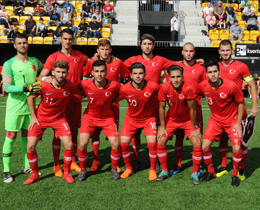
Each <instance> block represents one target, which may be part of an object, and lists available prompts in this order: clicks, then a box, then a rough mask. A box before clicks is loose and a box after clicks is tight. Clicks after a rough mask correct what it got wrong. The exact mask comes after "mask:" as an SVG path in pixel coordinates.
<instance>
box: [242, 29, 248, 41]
mask: <svg viewBox="0 0 260 210" xmlns="http://www.w3.org/2000/svg"><path fill="white" fill-rule="evenodd" d="M242 39H243V40H248V39H249V31H248V30H244V32H243V34H242Z"/></svg>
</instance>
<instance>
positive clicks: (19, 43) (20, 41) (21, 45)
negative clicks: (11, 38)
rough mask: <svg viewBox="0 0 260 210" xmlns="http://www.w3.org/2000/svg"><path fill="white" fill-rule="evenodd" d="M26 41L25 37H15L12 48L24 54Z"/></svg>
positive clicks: (26, 46)
mask: <svg viewBox="0 0 260 210" xmlns="http://www.w3.org/2000/svg"><path fill="white" fill-rule="evenodd" d="M28 46H29V45H28V42H27V41H26V39H25V38H16V39H15V42H14V48H15V49H16V50H17V52H18V53H20V54H23V55H24V54H26V53H27V51H28Z"/></svg>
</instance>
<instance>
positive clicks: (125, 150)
mask: <svg viewBox="0 0 260 210" xmlns="http://www.w3.org/2000/svg"><path fill="white" fill-rule="evenodd" d="M120 146H121V150H122V157H123V160H124V163H125V166H126V168H128V169H131V170H132V166H131V152H130V147H129V143H123V142H120Z"/></svg>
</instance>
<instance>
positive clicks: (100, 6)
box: [92, 0, 103, 14]
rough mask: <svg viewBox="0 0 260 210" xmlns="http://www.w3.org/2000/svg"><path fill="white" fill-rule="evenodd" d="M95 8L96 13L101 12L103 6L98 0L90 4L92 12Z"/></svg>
mask: <svg viewBox="0 0 260 210" xmlns="http://www.w3.org/2000/svg"><path fill="white" fill-rule="evenodd" d="M96 9H98V13H100V14H102V11H103V6H102V4H101V3H100V2H99V1H98V0H95V3H94V5H93V6H92V12H93V11H96Z"/></svg>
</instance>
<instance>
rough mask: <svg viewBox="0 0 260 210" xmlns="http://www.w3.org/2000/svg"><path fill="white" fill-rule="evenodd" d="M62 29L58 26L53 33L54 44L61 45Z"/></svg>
mask: <svg viewBox="0 0 260 210" xmlns="http://www.w3.org/2000/svg"><path fill="white" fill-rule="evenodd" d="M60 33H61V27H60V26H58V27H57V28H56V30H55V31H54V32H53V41H52V43H53V44H60V36H61V34H60Z"/></svg>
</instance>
